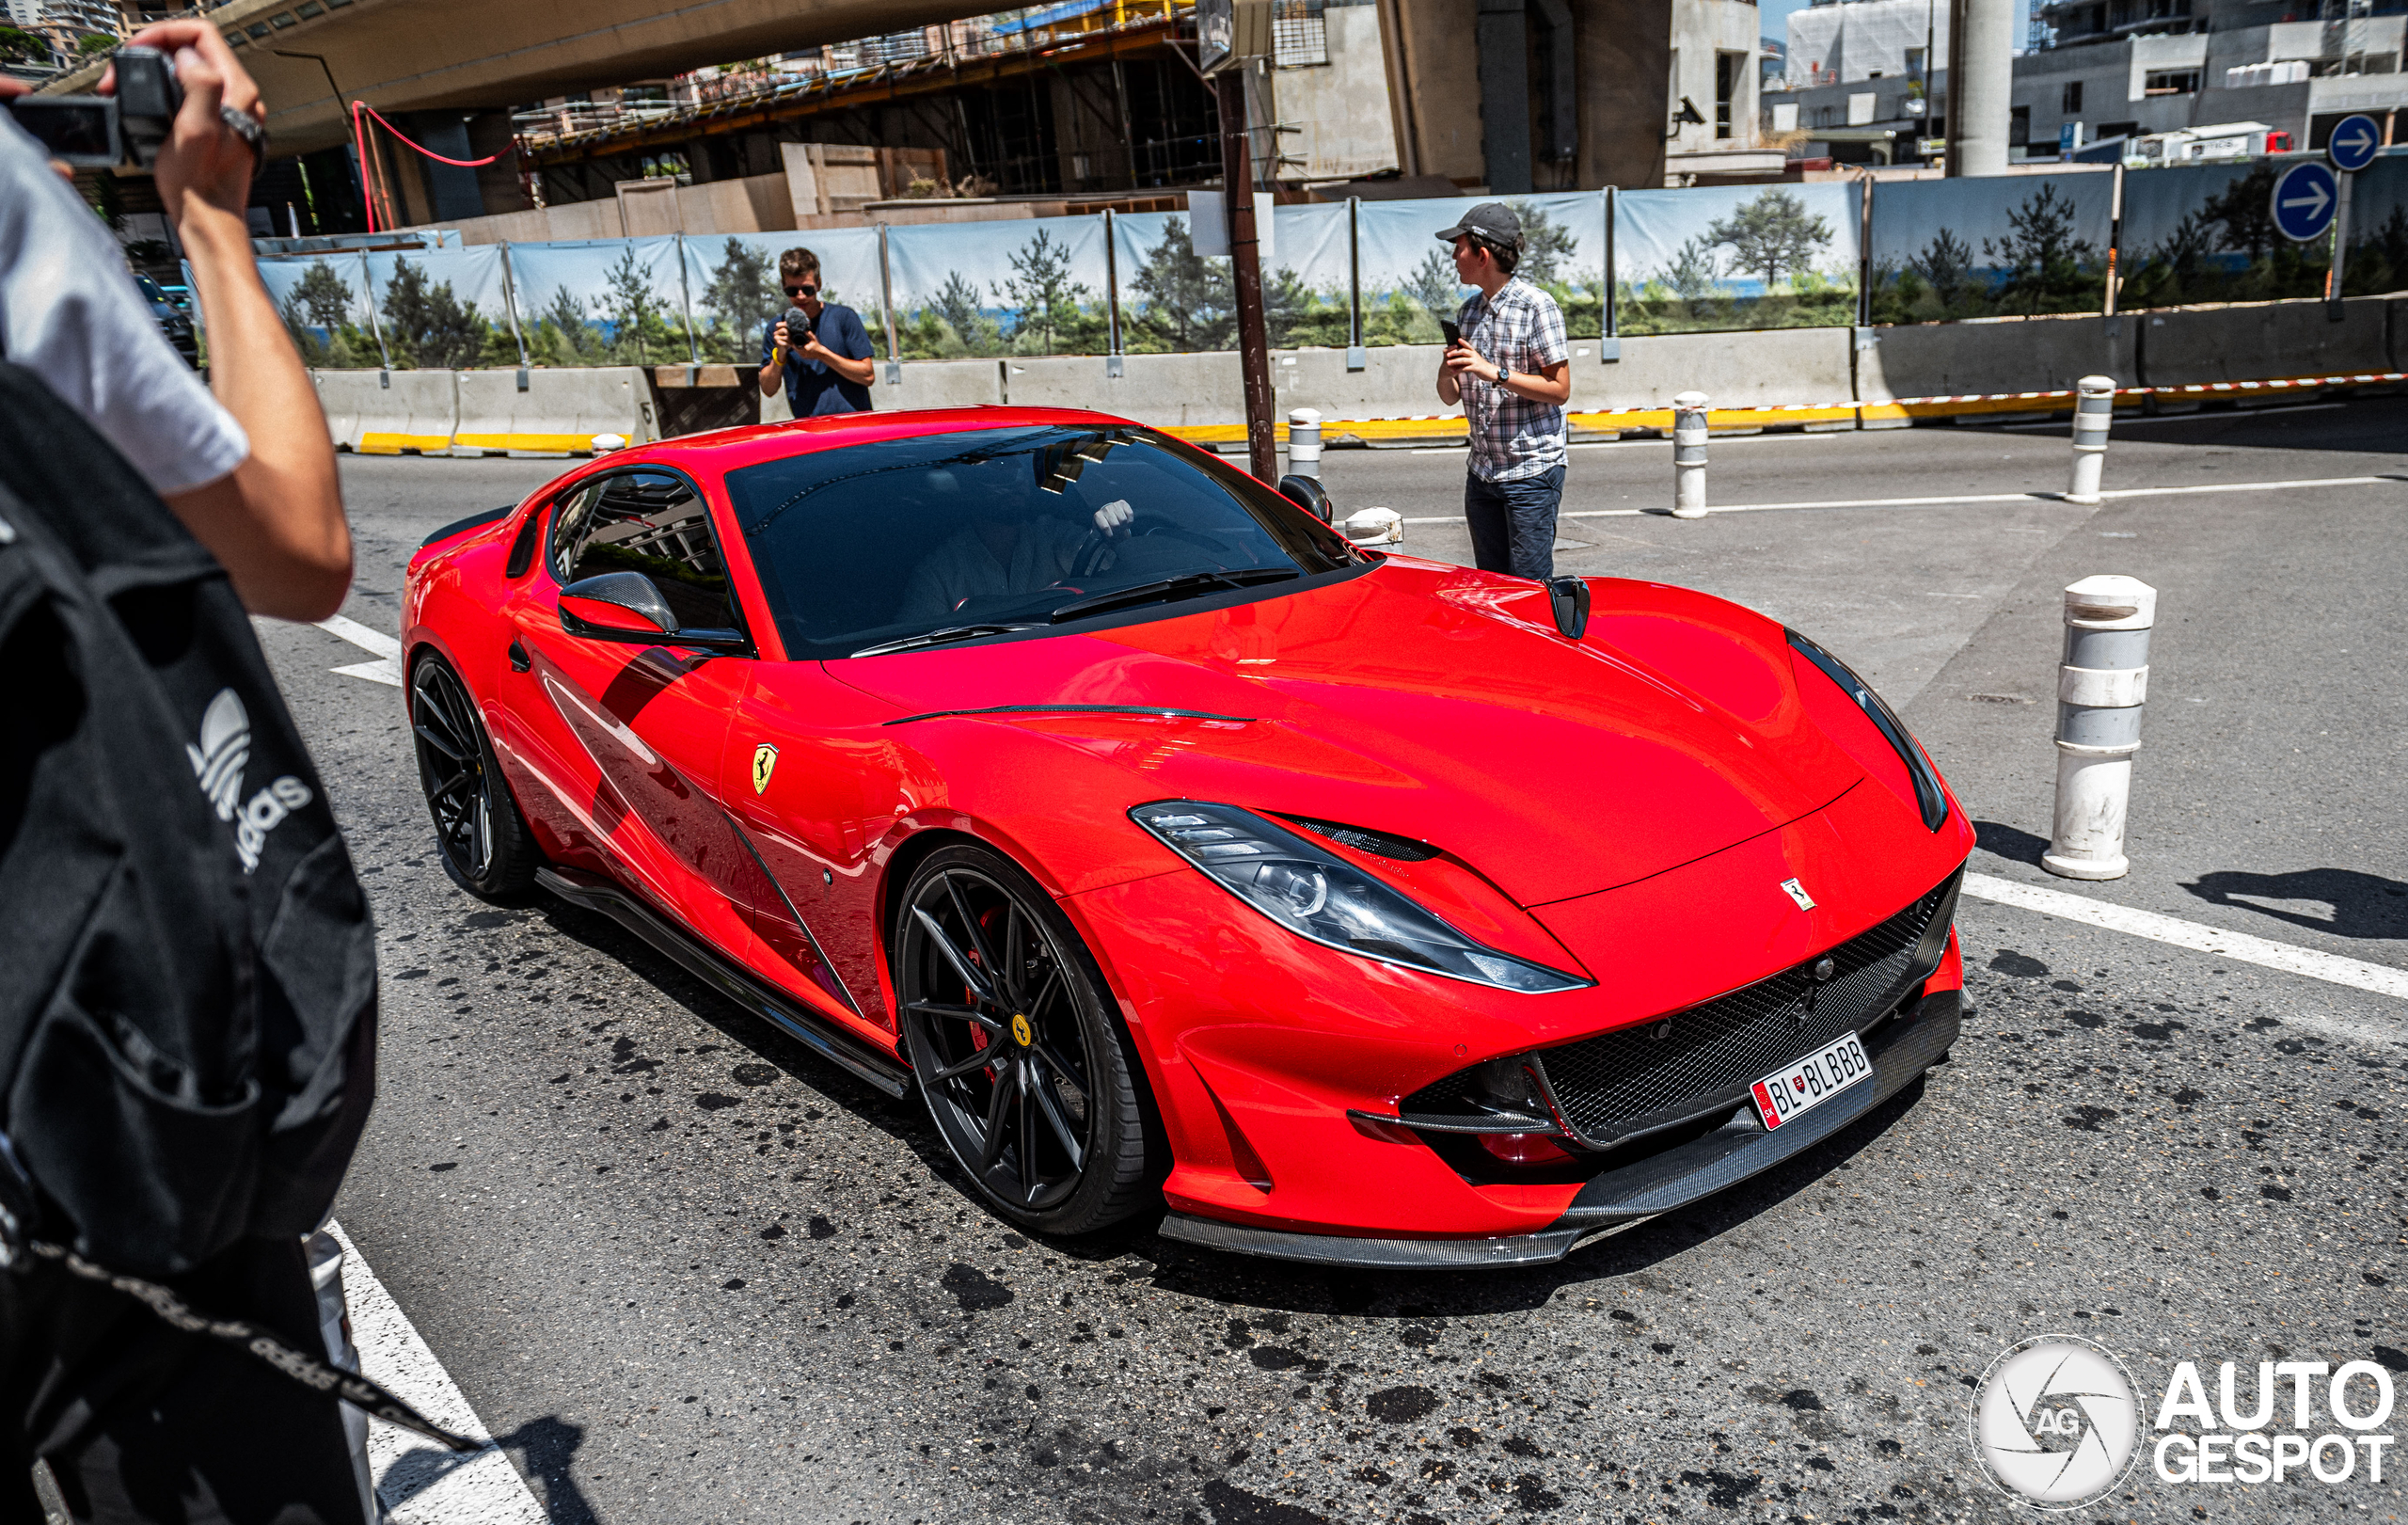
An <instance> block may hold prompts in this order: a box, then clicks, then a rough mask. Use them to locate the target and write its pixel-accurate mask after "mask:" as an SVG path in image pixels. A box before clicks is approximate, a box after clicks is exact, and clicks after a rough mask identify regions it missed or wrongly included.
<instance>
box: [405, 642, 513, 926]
mask: <svg viewBox="0 0 2408 1525" xmlns="http://www.w3.org/2000/svg"><path fill="white" fill-rule="evenodd" d="M409 693H410V730H411V733H412V741H413V743H414V744H415V745H416V747H417V750H418V777H419V784H420V787H421V788H423V789H424V790H425V792H426V808H427V812H428V814H429V815H431V816H432V817H433V818H434V820H435V841H436V850H437V852H438V853H439V855H440V856H441V857H442V859H443V871H444V872H445V873H447V874H449V875H451V876H452V882H453V883H455V884H457V885H459V886H460V887H461V888H462V889H464V890H467V892H468V893H469V894H471V895H473V896H476V897H478V898H481V899H486V900H507V899H510V898H514V897H516V896H518V895H521V894H523V893H524V892H525V891H526V889H527V887H528V886H529V885H531V884H532V883H533V882H535V869H536V868H537V866H540V865H541V864H542V862H543V856H542V854H541V853H539V852H538V851H536V850H535V838H534V834H533V833H531V831H529V830H528V827H527V818H526V817H525V816H522V815H520V814H519V811H518V802H517V801H516V800H515V798H513V797H512V795H511V792H510V785H509V783H508V782H507V781H506V780H504V779H503V777H502V776H501V769H500V767H499V764H497V763H496V762H495V760H494V755H493V741H492V739H491V738H489V737H487V736H486V735H485V727H484V722H483V719H482V718H480V717H479V715H478V713H477V704H476V700H475V699H474V698H473V697H471V696H470V694H469V692H468V686H467V684H466V683H464V682H462V681H461V680H460V675H459V674H458V673H457V672H454V671H453V670H452V664H451V663H450V662H448V661H445V660H444V659H442V658H441V657H440V656H437V655H436V653H434V652H428V653H426V654H425V655H424V656H422V657H420V659H418V662H417V664H416V665H415V666H414V667H412V668H411V670H410V690H409Z"/></svg>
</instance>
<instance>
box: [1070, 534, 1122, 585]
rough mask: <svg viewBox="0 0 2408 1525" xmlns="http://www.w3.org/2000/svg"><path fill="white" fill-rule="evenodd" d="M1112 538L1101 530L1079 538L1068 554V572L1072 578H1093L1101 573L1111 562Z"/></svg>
mask: <svg viewBox="0 0 2408 1525" xmlns="http://www.w3.org/2000/svg"><path fill="white" fill-rule="evenodd" d="M1111 551H1112V536H1111V534H1110V533H1109V532H1106V531H1104V530H1101V529H1094V530H1089V531H1088V532H1086V533H1085V535H1083V536H1081V537H1080V540H1079V543H1078V546H1077V547H1076V548H1074V549H1073V550H1072V551H1071V552H1070V570H1069V576H1071V577H1074V578H1086V577H1093V576H1095V575H1096V574H1097V573H1098V572H1101V571H1102V570H1103V569H1104V568H1105V567H1106V566H1107V565H1108V564H1110V560H1111Z"/></svg>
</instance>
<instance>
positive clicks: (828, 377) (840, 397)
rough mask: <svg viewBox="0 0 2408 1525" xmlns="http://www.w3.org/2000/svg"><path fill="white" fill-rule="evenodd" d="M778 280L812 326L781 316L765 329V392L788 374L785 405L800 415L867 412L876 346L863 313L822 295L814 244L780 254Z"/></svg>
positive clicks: (763, 348) (763, 340)
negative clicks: (799, 327)
mask: <svg viewBox="0 0 2408 1525" xmlns="http://www.w3.org/2000/svg"><path fill="white" fill-rule="evenodd" d="M778 284H779V285H780V286H782V287H784V289H785V294H786V300H788V301H790V302H792V303H793V304H794V305H795V306H796V307H798V308H800V309H801V310H802V314H803V316H804V317H806V318H808V319H810V320H811V326H810V328H809V329H807V330H805V331H803V332H800V333H797V332H794V331H792V330H790V329H789V328H788V327H787V326H786V321H785V319H784V318H783V317H781V318H780V319H778V321H777V322H775V323H773V324H771V325H769V326H768V331H767V332H765V333H763V334H762V335H761V395H762V396H764V397H768V396H769V395H771V394H773V393H774V392H776V390H777V389H778V378H779V376H780V375H781V374H783V375H784V377H785V384H786V405H788V406H789V407H791V408H792V409H793V410H794V416H795V417H796V418H798V419H807V418H810V417H811V416H812V415H814V414H816V413H866V412H868V411H869V406H870V402H869V387H870V381H871V378H872V377H873V376H874V375H875V374H876V373H877V366H876V362H875V359H874V357H875V356H876V354H877V351H875V350H873V349H872V348H870V342H869V330H868V329H866V328H864V327H863V326H862V319H861V314H860V313H858V312H855V311H854V310H852V309H851V308H848V307H844V306H841V305H839V304H837V303H834V302H822V301H821V300H820V299H819V256H817V255H816V254H814V253H812V252H811V251H810V250H809V249H788V250H786V251H785V252H784V254H781V255H779V256H778Z"/></svg>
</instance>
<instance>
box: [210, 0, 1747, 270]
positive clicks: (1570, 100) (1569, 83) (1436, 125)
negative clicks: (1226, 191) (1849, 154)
mask: <svg viewBox="0 0 2408 1525" xmlns="http://www.w3.org/2000/svg"><path fill="white" fill-rule="evenodd" d="M261 3H272V0H230V5H229V7H228V8H227V11H226V12H222V13H226V14H230V13H231V12H233V11H234V10H237V9H244V8H247V7H249V6H253V5H257V4H261ZM372 3H373V0H359V4H358V5H357V6H356V7H355V8H351V9H353V10H356V11H357V12H358V13H360V14H363V15H368V16H370V17H371V18H372V17H373V16H374V15H376V14H382V13H384V12H381V11H371V10H370V9H369V7H370V6H371V5H372ZM392 3H393V0H386V4H387V5H388V6H389V5H390V4H392ZM828 3H831V4H832V3H834V0H828ZM214 14H215V13H214ZM298 15H299V11H298V10H297V9H296V10H295V11H293V12H292V13H290V15H289V16H282V17H279V16H275V15H271V16H268V17H266V19H265V20H264V21H261V22H257V23H248V24H246V25H245V26H243V27H241V28H239V29H235V30H230V32H229V35H230V37H234V36H238V35H239V36H240V37H241V38H242V39H243V40H244V42H245V48H244V53H243V56H245V57H246V61H253V62H255V63H256V65H257V66H258V67H260V68H261V69H266V68H268V67H269V66H270V65H274V66H275V69H276V71H293V70H297V69H300V68H303V67H305V65H304V64H303V63H302V62H296V60H309V59H316V58H319V57H320V55H318V54H317V53H314V52H310V51H306V48H307V45H309V44H311V43H312V42H314V41H315V40H316V34H317V33H318V32H320V31H324V30H325V29H328V28H340V27H342V26H346V25H350V24H351V23H350V22H348V21H347V20H345V19H344V18H343V14H340V13H335V12H322V13H321V14H320V16H319V17H318V18H317V19H315V20H311V21H308V22H300V21H297V20H294V19H293V18H297V17H298ZM1272 16H1273V24H1272V38H1271V40H1272V44H1273V47H1272V51H1271V53H1270V55H1269V56H1266V57H1263V58H1261V59H1260V60H1259V62H1258V63H1256V64H1253V65H1249V66H1248V67H1247V68H1246V69H1245V71H1244V74H1245V91H1244V96H1245V103H1246V115H1247V119H1248V126H1249V127H1250V128H1251V129H1252V130H1253V131H1254V133H1255V154H1254V162H1255V164H1256V165H1257V167H1258V175H1259V185H1258V188H1259V189H1276V190H1277V191H1279V192H1280V193H1281V194H1283V195H1285V196H1288V197H1291V198H1292V197H1298V196H1306V195H1311V194H1315V193H1316V192H1319V193H1321V194H1330V193H1331V192H1332V189H1333V188H1334V187H1335V186H1337V185H1339V184H1343V183H1355V186H1354V191H1353V192H1352V194H1378V193H1379V192H1380V191H1383V190H1385V191H1386V192H1388V193H1389V194H1396V195H1430V194H1442V193H1444V192H1446V191H1448V190H1450V189H1455V190H1473V189H1481V190H1490V191H1496V192H1498V193H1500V194H1513V193H1517V192H1526V191H1547V190H1575V189H1590V188H1594V187H1597V186H1601V185H1606V184H1617V185H1624V186H1641V185H1659V184H1665V183H1689V182H1690V181H1691V180H1693V179H1695V178H1698V177H1701V176H1712V177H1716V178H1726V179H1727V178H1746V177H1757V176H1766V175H1778V174H1779V173H1780V172H1781V157H1780V155H1779V154H1778V153H1777V152H1773V153H1766V151H1763V150H1761V149H1759V147H1758V146H1757V109H1756V108H1757V103H1756V84H1755V82H1756V75H1757V70H1756V64H1755V57H1756V34H1757V31H1758V29H1759V28H1758V22H1757V16H1756V8H1755V7H1754V6H1753V5H1751V4H1748V3H1745V0H1274V3H1273V7H1272ZM287 23H290V24H287ZM279 25H282V26H285V30H282V31H278V30H277V27H278V26H279ZM822 35H825V34H824V33H823V34H822ZM336 40H338V39H337V38H336V36H335V34H334V33H333V32H327V45H329V46H331V45H333V44H334V42H335V41H336ZM365 41H366V40H365V39H363V43H364V42H365ZM288 43H290V44H293V45H292V46H287V45H286V44H288ZM688 46H689V52H688V53H687V54H686V55H685V56H686V57H687V58H689V59H690V58H691V57H692V52H691V51H690V49H691V45H690V44H689V45H688ZM538 51H540V50H538ZM330 56H332V57H334V58H335V59H336V60H337V62H339V63H340V64H341V67H342V68H343V69H344V70H345V71H347V72H349V73H356V72H357V71H359V68H360V64H361V61H362V60H363V59H365V58H367V57H369V56H370V55H367V54H362V55H359V56H341V55H330ZM497 60H502V61H506V53H505V52H497V53H495V55H494V56H493V58H489V59H484V60H482V61H481V62H480V63H479V65H478V67H484V68H492V69H499V68H500V67H502V62H499V61H497ZM306 67H307V68H309V70H311V71H316V70H317V69H318V68H319V65H318V64H317V63H308V64H306ZM531 67H532V66H531ZM578 67H580V68H588V67H590V68H597V69H598V68H600V67H603V65H601V64H600V63H598V62H597V63H594V64H592V65H579V66H578ZM277 77H278V78H283V77H285V73H284V72H277ZM528 77H529V82H530V83H533V81H534V80H535V79H537V78H547V79H551V80H559V79H561V78H562V75H561V74H560V73H558V72H554V73H553V74H550V75H548V76H546V75H541V74H530V75H529V76H528ZM349 83H350V82H349V80H348V79H346V80H344V81H343V86H344V87H348V86H349ZM344 87H338V86H337V82H336V80H335V77H334V73H333V68H332V66H329V67H327V69H326V71H325V79H324V81H323V83H321V84H319V85H318V86H317V87H316V88H317V89H318V90H319V91H320V92H321V93H320V95H319V97H318V100H317V103H315V104H311V103H309V102H308V101H307V100H306V99H305V93H306V91H307V89H308V88H309V84H308V81H307V80H306V79H305V78H304V77H303V76H300V75H297V74H295V75H293V76H292V80H291V83H290V87H289V90H288V92H287V93H289V94H290V95H291V96H292V97H293V105H292V106H291V107H290V108H289V110H290V113H291V114H292V115H293V117H294V118H295V119H296V127H295V129H294V132H295V135H296V136H301V137H304V138H307V137H308V136H309V135H312V134H315V135H319V136H318V141H322V142H323V141H324V140H325V139H324V136H323V132H324V129H323V127H306V126H302V125H297V124H298V123H301V122H305V121H309V120H314V117H313V116H312V114H313V113H316V112H319V111H321V110H322V108H323V107H324V105H325V104H326V103H329V102H333V101H341V100H347V99H348V98H349V97H350V94H351V91H350V90H349V89H348V88H344ZM380 96H382V97H386V98H387V100H386V101H385V102H384V103H380V101H379V97H380ZM362 98H363V99H366V100H367V101H368V103H369V104H370V105H371V106H374V107H376V108H377V109H379V110H381V111H383V112H384V116H383V117H382V118H378V119H372V120H370V121H369V122H368V123H367V124H366V126H365V127H364V129H363V130H361V131H360V132H359V133H358V134H356V135H354V137H353V141H351V142H350V143H347V144H343V145H341V146H337V147H325V148H316V149H313V150H312V151H309V152H307V153H305V154H303V155H302V156H300V157H299V158H298V159H296V160H289V161H285V162H284V164H283V166H282V167H279V168H277V170H275V171H274V172H272V173H270V174H268V175H266V176H263V177H262V179H261V183H260V193H259V198H258V199H259V202H260V204H261V206H262V207H263V208H265V209H266V211H267V213H268V214H269V217H268V219H267V220H271V221H272V222H273V223H274V225H275V227H276V230H277V231H279V232H283V231H288V230H299V231H302V232H344V231H355V230H360V229H361V228H363V227H365V226H366V225H367V223H368V221H369V220H370V219H371V218H372V219H373V221H374V223H375V224H376V225H377V226H378V227H384V228H391V227H423V226H428V225H439V226H444V227H454V226H457V227H461V228H462V229H463V230H464V232H465V233H466V235H467V238H468V239H469V241H470V242H479V241H483V240H484V239H487V238H507V239H512V240H527V241H532V240H540V239H547V238H584V237H597V236H619V235H622V234H632V233H639V232H663V231H672V230H682V231H688V232H712V231H721V232H742V231H771V230H783V229H788V228H811V227H818V226H830V225H841V224H843V223H847V222H855V223H858V222H861V221H863V220H883V221H889V222H894V221H910V220H916V219H918V218H922V217H935V216H942V217H945V218H948V219H952V218H961V217H975V216H980V215H990V216H991V215H1024V214H1029V213H1031V212H1050V211H1056V210H1069V209H1072V208H1078V207H1096V206H1102V205H1107V204H1108V205H1115V206H1120V207H1133V206H1135V207H1142V206H1146V205H1149V204H1161V203H1162V201H1163V200H1164V199H1166V198H1173V197H1177V196H1178V195H1179V194H1180V192H1181V191H1182V190H1183V188H1185V187H1190V186H1200V185H1211V184H1217V183H1218V182H1219V179H1220V169H1221V155H1220V150H1219V146H1218V143H1217V141H1216V138H1217V135H1218V134H1219V132H1220V129H1221V123H1220V120H1219V113H1218V111H1217V109H1216V107H1215V98H1214V94H1213V91H1212V89H1211V88H1209V87H1208V86H1207V84H1206V81H1205V80H1204V78H1203V77H1202V75H1201V74H1200V73H1199V72H1198V71H1197V63H1196V19H1195V8H1194V3H1193V0H1067V3H1063V4H1056V5H1054V6H1049V7H1038V8H1030V9H1026V10H1020V11H1006V12H999V13H995V14H990V15H986V16H980V17H975V18H972V19H969V20H957V21H949V22H942V23H937V24H928V25H925V26H916V27H912V28H911V29H909V30H904V31H898V32H895V33H891V34H888V35H883V36H877V37H869V38H862V39H858V40H852V41H848V42H842V43H835V44H826V45H821V46H818V47H815V48H811V49H808V50H804V51H800V52H787V53H784V54H779V55H772V56H763V57H756V58H753V59H748V60H742V61H738V62H735V63H718V64H708V65H702V66H699V67H689V68H687V71H685V72H680V73H673V74H670V75H666V76H661V77H656V78H653V79H650V80H633V81H629V80H626V79H624V78H622V79H621V80H619V81H616V82H611V83H603V82H601V81H592V82H591V83H587V84H586V85H585V87H584V88H582V89H566V90H562V93H558V94H550V95H547V96H546V97H545V98H543V99H542V100H540V101H522V103H520V104H518V105H516V106H515V107H514V108H508V109H505V108H502V107H500V106H499V105H496V106H490V107H481V106H478V105H476V104H474V103H470V104H467V105H444V106H426V107H409V106H405V105H404V100H403V99H402V98H401V96H400V95H399V93H398V89H394V90H387V89H374V90H371V91H369V92H366V93H365V94H364V95H363V96H362ZM273 119H274V117H273V116H272V120H273ZM404 139H407V140H408V141H410V142H414V143H415V144H417V145H418V146H419V147H420V148H422V149H423V150H425V151H426V152H427V154H431V155H434V156H435V157H427V156H424V155H421V154H420V153H419V152H415V151H412V150H411V149H410V148H408V147H404ZM447 159H448V160H458V161H472V162H473V161H489V162H487V163H483V164H482V165H478V164H473V163H471V164H468V165H466V166H463V165H453V164H448V163H444V162H442V161H443V160H447ZM363 180H364V181H365V188H364V189H363V186H362V182H363ZM1364 182H1370V183H1369V184H1365V183H1364ZM938 202H942V203H945V204H944V205H942V206H938V205H932V204H929V203H938ZM1032 202H1034V203H1038V204H1037V205H1031V204H1030V203H1032Z"/></svg>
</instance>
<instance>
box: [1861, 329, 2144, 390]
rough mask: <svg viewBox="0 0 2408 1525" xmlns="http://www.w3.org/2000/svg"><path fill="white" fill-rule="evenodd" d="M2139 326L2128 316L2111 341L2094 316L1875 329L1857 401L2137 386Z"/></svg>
mask: <svg viewBox="0 0 2408 1525" xmlns="http://www.w3.org/2000/svg"><path fill="white" fill-rule="evenodd" d="M2141 321H2146V319H2145V316H2142V315H2132V314H2128V315H2127V316H2126V317H2125V318H2124V320H2123V321H2122V323H2121V324H2119V325H2118V326H2117V327H2118V332H2117V334H2116V335H2115V336H2112V337H2111V336H2110V335H2109V334H2108V332H2107V323H2106V320H2105V319H2103V318H2100V317H2098V316H2097V315H2095V314H2088V313H2084V314H2080V315H2076V316H2067V317H2051V318H2018V319H1995V320H1988V321H1983V322H1976V323H1929V324H1911V325H1903V326H1898V327H1883V328H1876V329H1875V330H1874V331H1873V333H1874V343H1873V346H1872V347H1871V348H1869V349H1865V350H1862V351H1860V352H1859V353H1858V355H1857V357H1856V380H1857V396H1858V397H1859V398H1860V399H1861V400H1862V401H1864V402H1868V403H1880V402H1888V401H1889V400H1891V399H1892V398H1895V397H1961V396H1965V395H1968V394H1972V393H1991V392H2017V391H2052V390H2056V389H2064V388H2070V387H2071V386H2073V384H2074V383H2075V382H2077V381H2079V380H2080V379H2081V378H2083V376H2087V375H2109V376H2114V377H2115V384H2116V385H2117V386H2119V387H2136V386H2138V385H2140V367H2139V362H2138V356H2137V353H2136V348H2137V346H2136V340H2137V336H2138V326H2137V324H2138V322H2141Z"/></svg>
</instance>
